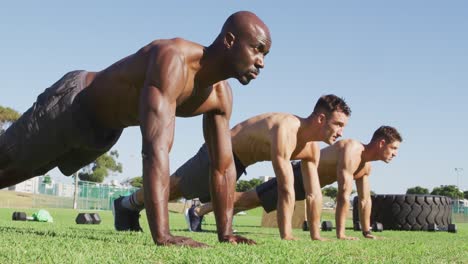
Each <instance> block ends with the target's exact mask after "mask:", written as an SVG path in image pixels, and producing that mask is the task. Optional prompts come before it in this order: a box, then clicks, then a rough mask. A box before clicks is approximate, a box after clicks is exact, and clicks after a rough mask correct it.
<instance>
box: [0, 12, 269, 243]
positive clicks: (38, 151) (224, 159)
mask: <svg viewBox="0 0 468 264" xmlns="http://www.w3.org/2000/svg"><path fill="white" fill-rule="evenodd" d="M270 46H271V37H270V32H269V30H268V27H267V26H266V25H265V24H264V23H263V22H262V21H261V20H260V18H258V17H257V16H256V15H255V14H253V13H251V12H247V11H241V12H237V13H234V14H233V15H231V16H230V17H229V18H228V19H227V20H226V22H225V23H224V25H223V27H222V29H221V32H220V33H219V35H218V36H217V38H216V39H215V40H214V42H213V43H212V44H211V45H210V46H207V47H205V46H202V45H200V44H197V43H194V42H190V41H188V40H185V39H182V38H174V39H160V40H155V41H153V42H151V43H149V44H148V45H146V46H144V47H142V48H141V49H140V50H138V51H137V52H136V53H134V54H131V55H129V56H127V57H125V58H123V59H121V60H119V61H117V62H116V63H114V64H112V65H110V66H109V67H107V68H106V69H104V70H102V71H99V72H87V71H74V72H70V73H67V74H66V75H65V76H63V77H62V78H61V79H60V80H59V81H58V82H56V83H55V84H54V85H52V86H51V87H50V88H47V89H46V90H45V91H44V92H43V93H42V94H40V95H39V96H38V98H37V101H36V103H34V105H33V106H32V107H31V108H30V109H29V110H28V111H27V112H26V113H24V115H23V116H22V117H21V118H20V119H19V120H18V121H16V122H15V123H14V124H13V125H12V126H10V127H9V128H8V130H7V131H6V132H5V133H4V134H2V135H1V136H0V189H1V188H4V187H7V186H10V185H14V184H16V183H19V182H22V181H24V180H26V179H29V178H32V177H35V176H37V175H43V174H45V173H47V172H48V171H49V170H51V169H53V168H54V167H58V168H59V169H60V171H61V172H62V173H63V174H65V175H71V174H73V173H74V172H76V171H77V170H79V169H80V168H82V167H83V166H85V165H87V164H89V163H90V162H92V161H94V160H95V159H96V158H97V157H99V156H100V155H102V154H104V153H106V152H107V151H108V150H109V149H110V148H111V147H112V146H113V145H114V144H115V143H116V141H117V140H118V139H119V137H120V135H121V133H122V130H123V129H124V128H126V127H128V126H140V128H141V134H142V157H143V179H144V188H145V197H144V200H145V204H146V215H147V217H148V222H149V226H150V230H151V235H152V237H153V240H154V242H155V243H156V244H157V245H188V246H194V247H198V246H204V244H202V243H198V242H196V241H193V240H192V239H189V238H185V237H177V236H173V235H172V234H171V233H170V230H169V213H168V208H167V206H168V198H169V188H168V187H169V152H170V150H171V147H172V142H173V139H174V129H175V119H176V118H175V117H176V116H182V117H189V116H196V115H200V114H203V115H204V116H203V132H204V133H203V134H204V137H205V141H206V145H207V149H208V153H209V156H210V158H211V160H213V162H212V163H211V164H212V166H210V168H209V170H210V175H211V181H210V182H211V184H210V193H211V195H212V197H213V199H212V202H213V207H214V211H215V216H216V224H217V230H218V239H219V241H221V242H231V243H234V244H235V243H239V242H241V243H253V241H251V240H249V239H246V238H243V237H241V236H235V235H233V234H232V214H233V208H232V207H233V197H234V191H235V189H234V188H235V181H236V179H235V167H234V160H233V157H232V149H231V137H230V135H229V119H230V116H231V110H232V91H231V88H230V86H229V84H228V83H227V81H226V79H228V78H236V79H237V80H238V81H239V82H241V83H242V84H244V85H246V84H248V83H249V82H250V81H251V80H252V79H255V78H256V77H257V76H258V74H259V72H260V69H261V68H263V67H264V57H265V55H266V54H267V53H268V51H269V50H270Z"/></svg>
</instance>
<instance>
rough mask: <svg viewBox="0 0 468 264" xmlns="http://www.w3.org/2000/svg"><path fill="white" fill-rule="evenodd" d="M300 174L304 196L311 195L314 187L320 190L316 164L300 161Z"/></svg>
mask: <svg viewBox="0 0 468 264" xmlns="http://www.w3.org/2000/svg"><path fill="white" fill-rule="evenodd" d="M301 172H302V182H303V183H304V191H305V193H306V195H308V194H311V193H312V191H313V187H314V185H317V187H318V188H320V181H319V175H318V172H317V164H316V163H315V162H310V161H301Z"/></svg>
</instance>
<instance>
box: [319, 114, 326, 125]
mask: <svg viewBox="0 0 468 264" xmlns="http://www.w3.org/2000/svg"><path fill="white" fill-rule="evenodd" d="M326 120H327V117H326V116H325V114H324V113H320V114H319V115H318V117H317V121H318V123H319V124H324V123H325V121H326Z"/></svg>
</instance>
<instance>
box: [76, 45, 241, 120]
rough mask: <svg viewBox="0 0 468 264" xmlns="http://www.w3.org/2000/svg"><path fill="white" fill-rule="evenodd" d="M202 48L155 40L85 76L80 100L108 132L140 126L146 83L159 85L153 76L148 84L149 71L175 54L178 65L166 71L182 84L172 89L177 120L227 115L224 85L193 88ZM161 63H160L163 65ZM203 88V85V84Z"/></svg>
mask: <svg viewBox="0 0 468 264" xmlns="http://www.w3.org/2000/svg"><path fill="white" fill-rule="evenodd" d="M204 49H205V47H203V46H201V45H199V44H196V43H193V42H190V41H187V40H184V39H181V38H175V39H167V40H155V41H153V42H151V43H150V44H148V45H146V46H145V47H143V48H141V49H140V50H139V51H138V52H136V53H135V54H133V55H130V56H128V57H125V58H123V59H121V60H120V61H118V62H116V63H114V64H112V65H111V66H109V67H108V68H106V69H104V70H102V71H100V72H90V73H88V76H87V84H88V87H87V88H86V90H85V91H84V92H83V95H82V99H83V100H85V101H86V102H87V103H88V106H89V107H90V109H91V110H92V112H93V113H95V115H96V121H97V122H99V123H100V124H102V125H104V126H105V127H108V128H124V127H127V126H136V125H139V124H140V120H139V119H140V118H139V111H140V109H139V107H140V106H139V105H140V102H141V96H144V94H143V95H142V90H143V88H144V87H146V85H148V84H145V82H151V81H152V82H154V84H156V85H157V84H159V82H160V81H161V80H159V78H161V76H159V74H157V73H155V74H154V76H151V77H152V79H150V80H148V78H147V74H150V73H149V72H148V71H149V68H150V67H151V65H152V63H151V60H154V63H155V64H156V63H161V62H159V61H158V60H164V58H162V59H160V57H164V55H161V54H164V53H175V54H176V55H171V57H174V56H176V57H178V60H180V64H179V65H177V63H174V64H176V65H174V66H173V68H171V66H172V65H168V69H167V71H171V72H173V73H170V74H169V75H170V76H171V78H173V79H174V80H175V81H176V80H177V79H178V76H177V75H180V77H179V78H180V80H179V81H180V82H182V84H177V85H174V87H177V91H176V92H175V93H174V96H175V97H176V98H175V102H176V108H177V110H176V116H181V117H190V116H196V115H200V114H202V113H206V112H209V111H215V110H216V111H227V109H228V108H229V101H230V100H231V99H232V92H231V89H230V87H229V86H228V84H227V82H225V81H220V82H217V83H214V84H208V85H209V86H202V85H204V84H199V83H197V84H196V81H195V75H196V73H197V72H198V71H199V70H200V68H201V65H200V61H201V59H202V57H203V55H204ZM162 63H163V61H162ZM205 85H206V84H205Z"/></svg>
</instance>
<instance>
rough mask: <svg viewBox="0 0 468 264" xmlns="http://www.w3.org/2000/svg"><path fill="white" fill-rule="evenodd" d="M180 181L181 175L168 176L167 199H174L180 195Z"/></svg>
mask: <svg viewBox="0 0 468 264" xmlns="http://www.w3.org/2000/svg"><path fill="white" fill-rule="evenodd" d="M180 182H181V177H179V176H177V175H175V174H173V175H171V177H169V200H176V199H179V198H181V197H182V191H181V188H180Z"/></svg>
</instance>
